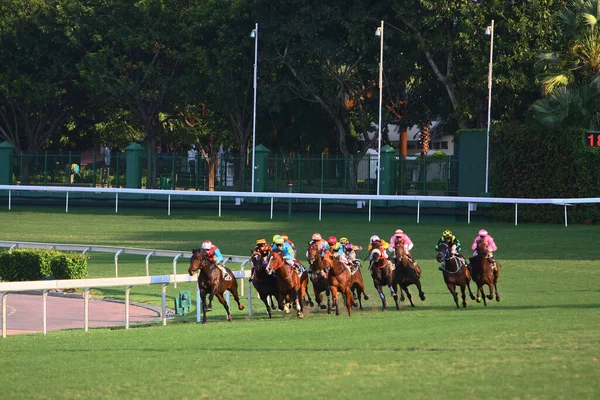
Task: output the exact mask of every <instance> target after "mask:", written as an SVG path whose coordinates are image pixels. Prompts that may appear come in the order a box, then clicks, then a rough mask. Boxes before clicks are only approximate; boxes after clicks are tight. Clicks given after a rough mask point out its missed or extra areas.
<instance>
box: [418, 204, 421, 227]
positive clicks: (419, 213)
mask: <svg viewBox="0 0 600 400" xmlns="http://www.w3.org/2000/svg"><path fill="white" fill-rule="evenodd" d="M420 222H421V200H418V201H417V224H418V223H420Z"/></svg>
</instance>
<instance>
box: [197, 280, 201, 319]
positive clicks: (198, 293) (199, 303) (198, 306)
mask: <svg viewBox="0 0 600 400" xmlns="http://www.w3.org/2000/svg"><path fill="white" fill-rule="evenodd" d="M201 314H202V297H200V286H198V284H196V322H200V320H201Z"/></svg>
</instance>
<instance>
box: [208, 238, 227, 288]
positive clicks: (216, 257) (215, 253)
mask: <svg viewBox="0 0 600 400" xmlns="http://www.w3.org/2000/svg"><path fill="white" fill-rule="evenodd" d="M202 249H204V250H206V256H207V257H208V259H209V260H210V261H212V262H213V263H214V264H215V265H216V267H217V268H219V270H220V271H221V275H223V278H228V277H229V274H228V273H227V271H226V270H225V267H224V266H223V264H222V263H223V255H222V254H221V250H219V248H218V247H217V246H215V245H214V244H212V242H211V241H210V240H205V241H204V242H203V243H202ZM230 279H231V278H230Z"/></svg>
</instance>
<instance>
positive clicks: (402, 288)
mask: <svg viewBox="0 0 600 400" xmlns="http://www.w3.org/2000/svg"><path fill="white" fill-rule="evenodd" d="M400 290H402V291H404V292H406V297H407V298H408V301H409V302H410V306H411V307H414V306H415V303H413V301H412V296H411V294H410V292H409V291H408V285H400Z"/></svg>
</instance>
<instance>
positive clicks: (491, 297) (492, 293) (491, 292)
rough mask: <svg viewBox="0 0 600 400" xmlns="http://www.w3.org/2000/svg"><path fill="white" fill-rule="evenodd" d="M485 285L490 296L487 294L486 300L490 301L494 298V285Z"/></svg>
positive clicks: (489, 283) (491, 283)
mask: <svg viewBox="0 0 600 400" xmlns="http://www.w3.org/2000/svg"><path fill="white" fill-rule="evenodd" d="M487 285H488V288H489V291H490V294H488V296H487V298H488V300H492V299H493V298H494V283H493V282H488V283H487Z"/></svg>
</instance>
